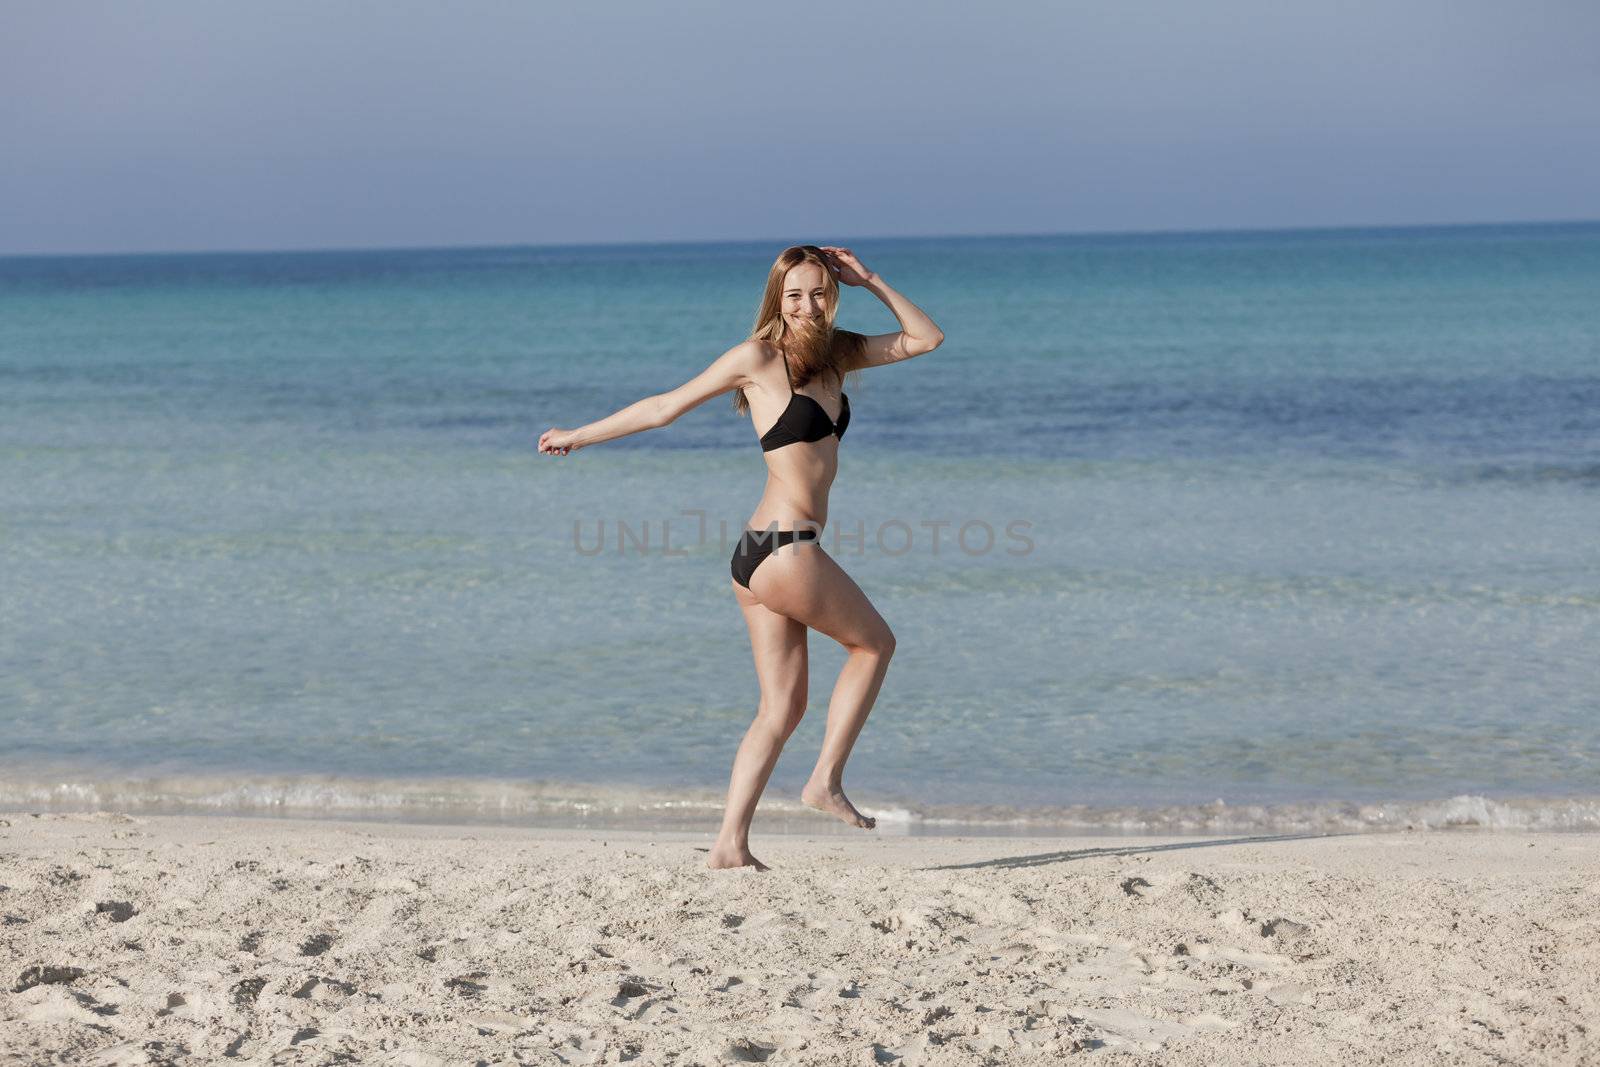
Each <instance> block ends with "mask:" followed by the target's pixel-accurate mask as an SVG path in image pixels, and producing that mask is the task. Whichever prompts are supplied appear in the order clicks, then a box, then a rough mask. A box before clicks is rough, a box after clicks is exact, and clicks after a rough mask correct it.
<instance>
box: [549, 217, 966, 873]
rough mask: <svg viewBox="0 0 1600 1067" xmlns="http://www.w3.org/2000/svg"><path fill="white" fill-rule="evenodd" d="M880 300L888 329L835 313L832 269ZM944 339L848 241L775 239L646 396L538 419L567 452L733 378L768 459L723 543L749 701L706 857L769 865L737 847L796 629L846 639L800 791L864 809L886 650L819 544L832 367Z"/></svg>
mask: <svg viewBox="0 0 1600 1067" xmlns="http://www.w3.org/2000/svg"><path fill="white" fill-rule="evenodd" d="M841 282H842V283H844V284H845V285H858V286H861V287H863V288H865V289H867V290H868V291H869V292H871V293H873V294H875V295H876V296H877V297H878V299H880V300H882V301H883V302H884V303H885V304H887V305H888V307H889V310H890V311H892V312H894V316H895V318H896V319H898V320H899V322H900V329H899V331H898V332H896V333H885V334H878V335H877V336H873V337H865V336H863V335H861V334H858V333H851V332H849V331H847V330H836V329H834V325H833V323H834V317H835V315H836V313H837V312H838V310H839V283H841ZM943 340H944V334H943V333H942V332H941V331H940V330H939V327H937V326H935V325H934V324H933V320H932V319H930V318H928V316H927V315H925V314H923V312H922V310H921V309H920V308H918V307H917V306H916V305H915V304H913V303H912V302H911V301H909V300H907V299H906V298H905V297H903V296H901V295H900V294H899V293H897V292H895V291H894V290H893V289H891V288H890V287H889V285H888V283H887V282H885V281H884V280H883V279H882V278H881V277H879V276H878V275H877V274H874V273H873V272H871V271H869V270H868V269H867V268H866V267H865V266H864V265H863V264H862V263H861V261H860V260H859V259H857V258H856V257H855V255H853V254H852V253H851V251H850V250H849V249H848V248H834V247H821V248H819V247H817V246H815V245H797V246H795V247H793V248H786V249H784V250H783V252H782V253H781V254H780V255H779V256H778V258H777V261H776V262H774V263H773V265H772V270H771V271H770V272H769V273H768V275H767V288H766V292H765V293H764V294H763V295H762V298H761V309H760V311H759V312H758V313H757V314H756V324H755V329H754V330H753V331H752V332H751V334H750V337H749V339H748V340H746V341H744V342H742V343H740V344H738V345H735V346H734V347H733V348H730V349H729V350H728V351H726V352H724V353H723V354H722V355H721V356H719V357H718V358H717V359H716V360H715V361H714V362H713V363H712V364H711V365H710V366H709V367H707V368H706V369H705V370H704V371H703V372H701V373H700V374H699V375H698V376H696V377H695V378H693V379H691V380H690V381H689V382H687V383H685V384H684V385H681V386H679V387H678V388H676V389H674V390H672V391H671V392H668V393H660V394H658V395H656V396H650V397H646V398H645V399H643V400H640V401H639V402H637V403H635V404H632V405H629V406H628V407H626V408H623V409H622V410H621V411H618V412H617V413H615V414H613V415H609V416H607V417H606V418H603V419H601V420H599V421H598V422H592V423H590V424H589V425H587V426H583V427H580V428H578V429H576V430H561V429H555V428H552V429H549V430H546V431H545V432H544V434H543V435H542V436H540V438H539V451H540V452H541V453H544V454H547V455H554V456H564V455H567V454H568V453H570V452H572V451H574V450H576V449H579V448H584V447H587V446H588V445H594V444H599V443H600V442H601V441H610V440H613V439H615V438H618V437H623V436H626V435H627V434H630V433H638V432H639V431H640V430H649V429H655V428H656V427H660V426H665V425H667V424H668V423H670V422H672V421H673V420H674V419H676V418H677V417H678V416H680V415H682V414H683V413H684V412H686V411H689V410H691V409H692V408H695V407H697V406H698V405H700V404H703V403H705V402H706V401H707V400H710V399H711V398H712V397H714V396H721V395H722V394H723V393H726V392H729V391H733V390H737V396H735V398H734V409H735V410H736V411H741V412H742V411H744V410H745V409H746V408H748V409H749V411H750V413H751V419H752V421H753V422H754V423H755V426H756V429H757V431H759V433H760V442H761V450H762V452H763V453H764V455H765V457H766V461H767V487H766V492H764V493H763V494H762V496H761V502H760V503H759V504H757V505H756V510H755V512H754V513H753V514H752V515H751V516H750V521H749V523H748V524H747V528H746V530H745V531H744V535H743V536H742V537H741V538H740V540H739V545H738V547H737V548H736V549H735V550H734V553H733V562H732V571H733V579H732V583H733V595H734V597H735V598H736V599H737V600H738V602H739V609H740V610H741V611H742V612H744V620H745V624H746V625H747V626H749V628H750V647H751V649H752V650H753V651H754V653H755V663H756V676H757V678H758V679H759V680H760V683H761V705H760V709H759V710H758V711H757V712H756V719H755V722H754V723H753V724H752V725H751V727H750V729H749V730H748V731H747V732H746V733H745V736H744V741H743V743H741V744H740V746H739V752H738V755H737V756H735V757H734V761H733V778H732V781H731V783H730V785H729V787H728V806H727V810H726V812H725V813H724V815H723V819H722V831H721V833H720V834H719V835H718V837H717V842H716V844H715V845H714V846H713V847H712V849H711V858H710V860H709V862H708V866H710V867H714V868H715V867H743V866H754V867H755V868H756V869H757V870H766V869H767V867H766V865H765V864H764V863H762V862H761V861H760V860H758V859H756V858H755V857H754V856H753V855H751V854H750V821H751V819H752V818H754V816H755V810H756V802H757V801H758V800H759V799H760V798H761V791H762V790H763V789H765V788H766V785H767V778H768V777H769V776H770V775H771V774H772V768H773V767H774V766H775V765H776V764H777V762H778V754H779V753H780V752H781V751H782V750H783V745H784V742H785V741H787V740H788V739H789V735H790V734H792V733H793V732H794V729H795V727H796V726H798V725H799V724H800V718H801V716H803V715H804V714H805V711H806V700H807V675H806V632H807V629H808V628H810V629H813V630H819V631H821V632H822V633H824V634H826V635H828V636H829V637H831V638H833V639H834V640H835V641H838V642H839V643H840V644H841V645H843V646H844V647H845V649H846V650H847V651H848V652H849V656H848V658H847V659H846V660H845V665H844V669H843V670H841V671H840V672H839V680H838V681H837V682H836V683H835V684H834V687H833V696H832V698H831V699H830V700H829V701H828V723H827V729H826V730H825V732H824V736H823V741H822V753H821V755H820V756H819V757H818V759H817V765H816V768H815V769H814V770H813V771H812V772H811V780H810V781H809V782H807V783H806V786H805V788H804V789H803V790H802V791H801V793H800V799H801V800H802V801H804V802H805V803H806V804H808V805H810V806H811V807H813V808H816V809H818V810H819V811H824V812H827V813H829V814H831V815H834V816H836V817H838V818H840V819H843V820H844V821H845V822H846V823H849V824H851V825H853V826H859V827H862V828H863V829H868V830H870V829H872V827H873V825H874V820H872V819H869V818H867V817H866V816H865V815H862V814H861V813H860V812H859V811H857V810H856V808H855V805H853V804H851V803H850V801H849V800H848V799H846V797H845V795H844V784H843V783H844V764H845V760H847V759H848V758H849V756H850V749H851V748H852V747H853V746H854V745H855V742H856V737H857V735H859V734H860V733H861V727H862V725H863V724H864V723H865V722H866V720H867V713H868V712H869V711H871V710H872V704H873V701H875V700H876V699H877V697H878V688H879V687H880V686H881V685H882V684H883V676H884V673H885V672H886V671H887V670H888V668H889V657H890V656H891V655H893V653H894V634H893V633H891V632H890V630H889V626H888V624H887V623H885V622H884V621H883V616H881V615H879V614H878V611H877V609H876V608H874V607H873V606H872V602H871V601H869V600H868V599H867V597H866V594H864V593H862V591H861V589H860V588H859V587H858V586H857V585H856V583H855V582H854V581H852V580H851V579H850V576H849V575H848V574H846V573H845V572H844V570H843V569H841V568H840V566H839V564H838V563H836V562H834V560H833V558H832V557H830V556H829V555H828V554H827V553H826V552H824V551H823V550H822V545H821V542H820V540H819V537H820V534H821V530H822V527H823V525H824V524H825V523H826V522H827V521H828V489H829V487H831V486H832V485H833V477H834V475H835V474H836V473H837V472H838V469H839V442H840V440H841V439H842V438H843V437H844V433H845V428H846V427H847V426H848V425H849V423H850V401H849V398H848V397H846V396H845V395H844V375H845V374H846V373H847V372H849V371H857V370H861V369H863V368H865V367H879V366H884V365H886V364H890V363H899V362H900V361H902V360H907V359H910V358H911V357H913V356H920V355H922V354H923V353H925V352H932V351H933V350H934V349H935V348H938V347H939V344H940V342H942V341H943Z"/></svg>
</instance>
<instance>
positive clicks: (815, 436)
mask: <svg viewBox="0 0 1600 1067" xmlns="http://www.w3.org/2000/svg"><path fill="white" fill-rule="evenodd" d="M783 377H784V380H785V381H788V380H789V357H788V356H787V355H785V356H784V357H783ZM801 400H803V401H805V404H802V405H799V406H796V402H797V401H801ZM839 401H840V403H839V421H838V422H834V421H833V420H832V419H830V418H828V413H827V412H826V411H824V410H823V408H822V405H821V404H819V403H817V402H816V401H815V400H813V399H812V398H811V397H809V396H806V395H805V394H804V393H797V392H795V391H794V382H792V381H790V382H789V406H788V407H786V408H784V409H783V414H782V415H779V416H778V421H777V422H775V423H773V424H772V429H770V430H768V431H767V432H766V433H764V434H762V435H761V451H763V452H771V451H772V450H773V449H774V448H782V447H783V446H784V445H792V444H794V443H795V442H797V441H820V440H822V439H823V438H824V437H827V436H828V435H829V434H834V435H835V436H837V437H840V438H843V437H844V430H845V427H846V426H849V425H850V398H849V397H848V396H846V395H845V394H844V393H843V392H841V393H840V394H839ZM806 405H810V406H809V408H808V407H807V406H806Z"/></svg>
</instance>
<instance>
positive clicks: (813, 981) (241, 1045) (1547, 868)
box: [0, 812, 1600, 1065]
mask: <svg viewBox="0 0 1600 1067" xmlns="http://www.w3.org/2000/svg"><path fill="white" fill-rule="evenodd" d="M709 841H710V837H709V835H699V834H687V833H681V832H643V831H629V832H616V831H609V832H608V831H554V830H517V829H509V828H502V827H493V828H484V827H447V826H418V825H399V824H381V823H362V822H324V821H303V820H277V819H238V818H225V817H186V816H160V817H158V816H137V817H135V816H129V815H125V814H120V813H114V812H100V813H94V814H51V813H27V812H12V813H6V814H4V815H0V922H3V926H0V966H3V972H0V979H3V983H4V985H3V988H4V993H3V995H0V1057H3V1058H4V1060H5V1062H17V1063H65V1062H74V1063H102V1064H114V1063H115V1064H121V1063H127V1064H133V1063H180V1062H201V1061H214V1060H222V1059H238V1060H240V1061H243V1062H261V1063H267V1062H270V1063H339V1062H350V1063H354V1062H390V1063H404V1064H446V1063H482V1064H494V1063H616V1062H627V1061H637V1062H641V1063H648V1064H657V1063H661V1064H711V1063H728V1062H761V1061H765V1062H771V1063H839V1064H872V1063H903V1064H907V1065H913V1064H978V1063H995V1064H1010V1063H1031V1062H1039V1063H1051V1062H1059V1061H1061V1060H1063V1059H1068V1058H1076V1057H1079V1056H1082V1057H1085V1058H1089V1057H1093V1058H1100V1059H1104V1060H1106V1061H1107V1062H1112V1061H1114V1062H1148V1063H1161V1064H1218V1063H1221V1064H1230V1063H1241V1064H1242V1063H1297V1064H1320V1063H1328V1064H1336V1063H1337V1064H1350V1063H1380V1062H1381V1063H1390V1064H1409V1063H1416V1064H1438V1063H1460V1064H1474V1063H1486V1064H1487V1063H1516V1064H1544V1063H1552V1064H1554V1063H1560V1064H1580V1063H1595V1062H1600V1041H1597V1040H1596V1036H1595V1033H1594V1023H1595V1020H1596V1019H1600V981H1597V980H1596V978H1595V974H1596V970H1597V964H1600V923H1597V921H1596V915H1597V912H1600V836H1597V835H1587V834H1585V835H1577V834H1521V833H1503V832H1499V833H1487V832H1411V833H1407V832H1395V833H1384V834H1350V835H1337V836H1306V835H1285V836H1273V837H1267V836H1258V837H1248V838H1231V839H1230V838H1225V837H1210V838H1134V837H1120V838H1109V837H1084V838H1073V839H1068V838H1038V839H1016V838H927V837H901V838H893V837H882V836H875V835H873V834H871V833H862V834H860V835H858V836H851V837H841V836H835V835H828V834H820V833H819V834H818V835H816V836H813V837H805V836H768V837H765V838H758V839H757V841H756V844H757V846H758V847H757V854H758V855H760V856H761V857H762V858H763V859H764V860H765V861H766V862H768V863H770V864H772V865H773V868H774V869H773V870H772V871H770V872H767V873H756V872H755V871H753V870H748V869H747V870H741V871H732V872H711V871H707V870H705V869H704V867H703V864H704V862H705V853H704V852H703V851H700V850H701V849H704V848H705V847H706V845H708V844H709Z"/></svg>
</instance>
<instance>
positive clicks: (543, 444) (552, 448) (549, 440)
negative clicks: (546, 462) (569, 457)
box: [539, 426, 583, 456]
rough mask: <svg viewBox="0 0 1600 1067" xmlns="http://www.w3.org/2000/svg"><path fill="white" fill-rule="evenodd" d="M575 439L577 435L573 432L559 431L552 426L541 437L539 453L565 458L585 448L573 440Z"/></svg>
mask: <svg viewBox="0 0 1600 1067" xmlns="http://www.w3.org/2000/svg"><path fill="white" fill-rule="evenodd" d="M575 437H577V433H576V432H575V431H573V430H558V429H556V428H555V427H554V426H552V427H550V428H549V429H548V430H546V431H545V432H544V433H542V434H540V435H539V451H540V452H541V453H543V454H544V455H548V456H564V455H566V454H567V453H569V452H571V451H572V450H573V449H575V448H582V447H583V446H582V445H580V444H577V443H576V442H575V441H574V440H573V439H574V438H575Z"/></svg>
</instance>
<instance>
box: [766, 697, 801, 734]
mask: <svg viewBox="0 0 1600 1067" xmlns="http://www.w3.org/2000/svg"><path fill="white" fill-rule="evenodd" d="M805 714H806V698H805V695H804V694H803V693H795V694H791V695H788V696H785V697H782V698H780V699H777V700H771V701H769V700H767V699H765V698H763V699H762V701H761V707H760V709H759V710H757V712H756V720H757V721H758V722H762V723H765V724H767V725H768V726H769V727H770V728H771V729H772V730H774V731H777V732H779V733H781V734H783V736H784V737H788V736H789V735H790V734H792V733H794V731H795V727H797V726H799V725H800V720H801V719H803V718H805Z"/></svg>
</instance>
